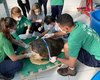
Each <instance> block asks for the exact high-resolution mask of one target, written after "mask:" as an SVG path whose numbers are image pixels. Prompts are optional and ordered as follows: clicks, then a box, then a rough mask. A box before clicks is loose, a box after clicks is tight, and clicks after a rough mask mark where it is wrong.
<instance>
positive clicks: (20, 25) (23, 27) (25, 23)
mask: <svg viewBox="0 0 100 80" xmlns="http://www.w3.org/2000/svg"><path fill="white" fill-rule="evenodd" d="M11 17H12V18H13V19H15V20H16V21H17V25H16V32H15V33H13V34H12V36H13V37H14V38H15V39H17V40H19V39H20V38H19V35H20V34H25V35H26V37H28V35H29V32H30V29H31V21H30V20H28V19H27V18H26V17H25V16H23V15H22V14H21V10H20V9H19V8H18V7H13V8H12V9H11Z"/></svg>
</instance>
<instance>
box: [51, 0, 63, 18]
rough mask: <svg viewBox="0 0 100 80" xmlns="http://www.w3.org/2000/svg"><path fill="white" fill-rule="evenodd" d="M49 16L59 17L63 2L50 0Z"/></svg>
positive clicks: (61, 0)
mask: <svg viewBox="0 0 100 80" xmlns="http://www.w3.org/2000/svg"><path fill="white" fill-rule="evenodd" d="M50 4H51V14H52V16H53V17H54V18H58V16H60V15H61V13H62V10H63V5H64V0H50Z"/></svg>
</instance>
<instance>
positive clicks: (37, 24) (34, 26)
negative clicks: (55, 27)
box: [30, 22, 44, 33]
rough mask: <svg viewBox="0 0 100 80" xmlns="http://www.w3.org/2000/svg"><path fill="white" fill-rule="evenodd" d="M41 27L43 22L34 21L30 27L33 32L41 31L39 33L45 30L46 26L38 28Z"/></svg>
mask: <svg viewBox="0 0 100 80" xmlns="http://www.w3.org/2000/svg"><path fill="white" fill-rule="evenodd" d="M39 27H41V23H39V22H33V23H32V26H31V29H30V33H33V32H34V31H36V32H39V33H42V32H44V27H43V28H42V29H41V30H40V31H39V30H38V28H39Z"/></svg>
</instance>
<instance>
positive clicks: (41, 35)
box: [39, 30, 50, 37]
mask: <svg viewBox="0 0 100 80" xmlns="http://www.w3.org/2000/svg"><path fill="white" fill-rule="evenodd" d="M49 31H50V30H46V31H44V32H43V33H42V34H40V35H39V37H43V36H44V35H45V34H46V33H48V32H49Z"/></svg>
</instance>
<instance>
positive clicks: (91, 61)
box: [78, 49, 100, 67]
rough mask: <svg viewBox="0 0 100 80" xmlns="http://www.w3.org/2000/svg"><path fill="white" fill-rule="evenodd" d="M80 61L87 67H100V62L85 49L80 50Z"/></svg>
mask: <svg viewBox="0 0 100 80" xmlns="http://www.w3.org/2000/svg"><path fill="white" fill-rule="evenodd" d="M78 60H79V61H80V62H82V63H83V64H85V65H87V66H91V67H100V60H96V59H95V57H94V56H93V55H90V53H89V52H87V51H86V50H84V49H81V50H80V52H79V56H78Z"/></svg>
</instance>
